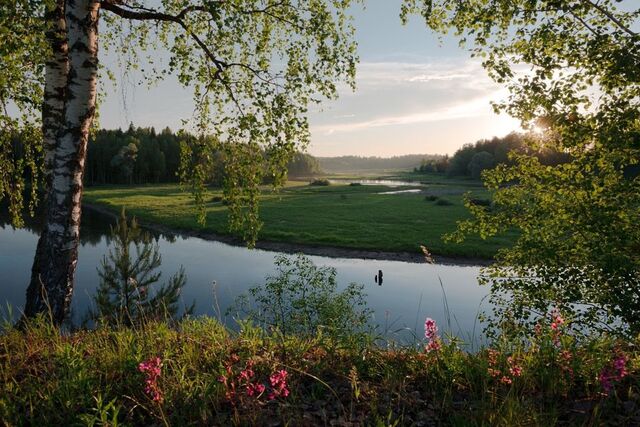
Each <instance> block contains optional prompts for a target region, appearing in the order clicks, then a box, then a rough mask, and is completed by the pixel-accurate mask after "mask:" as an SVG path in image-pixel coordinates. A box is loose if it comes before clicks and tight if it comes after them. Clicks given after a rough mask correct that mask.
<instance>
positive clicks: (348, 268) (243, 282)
mask: <svg viewBox="0 0 640 427" xmlns="http://www.w3.org/2000/svg"><path fill="white" fill-rule="evenodd" d="M7 222H8V221H7V219H6V218H0V286H1V287H0V303H1V305H2V307H6V305H7V304H10V305H11V306H12V307H13V311H14V312H18V311H19V310H20V308H21V307H22V305H23V304H24V293H25V289H26V285H27V284H28V282H29V277H30V271H31V264H32V261H33V254H34V252H35V248H36V243H37V238H38V230H37V227H35V226H34V225H33V224H31V225H29V224H28V225H27V228H22V229H14V228H13V227H11V226H10V225H8V223H7ZM110 224H112V219H111V218H109V217H106V216H104V215H100V214H98V213H95V212H91V211H88V210H85V211H84V212H83V224H82V233H81V246H80V250H79V262H78V270H77V276H76V286H75V291H74V297H73V305H72V313H73V316H74V319H75V320H76V321H77V320H79V319H80V318H81V317H82V315H83V314H84V313H85V311H86V309H87V308H88V307H89V306H90V301H91V295H92V294H93V292H94V290H95V287H96V285H97V283H98V274H97V270H96V267H97V266H98V265H99V264H100V260H101V259H102V257H103V256H104V255H105V254H106V253H107V251H108V247H109V242H108V233H109V225H110ZM152 234H154V237H155V239H156V240H157V242H158V245H159V249H160V253H161V255H162V260H163V263H162V267H161V270H162V271H163V278H167V277H169V276H171V275H172V274H174V273H175V272H176V271H177V270H178V269H179V267H180V265H183V266H184V268H185V270H186V273H187V286H186V287H185V288H184V290H183V295H182V297H183V299H184V302H185V305H188V304H190V303H191V302H192V301H195V303H196V309H195V314H196V315H203V314H207V315H215V316H217V315H218V313H217V308H216V303H215V301H216V298H215V297H214V292H213V289H212V282H213V281H216V283H217V286H216V292H215V293H216V296H217V301H218V305H219V308H220V311H221V312H222V317H224V312H225V311H226V309H227V307H229V305H231V304H232V303H233V301H234V299H235V298H236V297H237V296H238V295H240V294H242V293H243V292H246V291H247V290H248V288H249V287H251V286H255V285H258V284H262V283H264V279H265V276H267V275H271V274H273V273H274V271H275V269H274V264H273V262H274V257H275V256H276V255H277V253H275V252H269V251H263V250H249V249H246V248H242V247H236V246H230V245H227V244H224V243H220V242H212V241H206V240H202V239H199V238H196V237H183V236H179V235H166V234H159V233H154V232H152ZM311 258H312V259H313V261H314V263H316V265H323V266H330V267H334V268H335V269H336V270H337V273H338V275H337V278H338V282H339V284H340V286H341V287H344V286H345V285H347V284H348V283H351V282H357V283H362V284H364V285H365V292H366V293H367V295H368V296H367V302H368V304H369V307H370V308H372V309H373V310H374V316H375V319H374V320H375V322H377V324H378V325H379V326H380V330H381V332H386V333H391V332H392V331H396V330H399V329H402V328H408V329H410V330H414V328H416V325H417V333H418V334H422V322H423V320H424V318H425V317H426V316H429V317H433V318H434V319H436V320H437V321H438V322H439V324H440V325H441V330H444V331H446V330H449V327H447V324H450V331H451V332H453V333H455V334H456V335H458V336H461V337H464V338H466V339H467V340H469V341H476V342H477V340H478V338H479V336H480V335H481V333H480V330H481V327H480V325H478V324H476V317H477V314H478V312H479V310H480V309H486V303H484V302H482V301H483V298H484V297H485V295H486V294H487V289H486V288H484V287H480V286H478V283H477V279H476V277H477V274H478V271H479V268H478V267H469V266H444V265H428V264H414V263H406V262H398V261H377V260H362V259H347V258H328V257H319V256H312V257H311ZM378 270H382V271H383V276H384V282H383V285H382V286H378V285H377V284H376V283H375V282H374V276H375V275H376V274H377V272H378ZM161 282H162V279H161ZM441 283H442V286H441ZM443 290H444V292H443ZM444 295H446V302H447V303H448V313H449V316H447V310H446V309H445V300H444ZM481 302H482V304H481ZM481 305H482V306H481ZM5 311H6V310H5ZM14 315H15V313H14ZM448 319H449V320H448ZM225 320H226V322H227V324H230V325H231V324H232V323H233V321H232V319H229V318H227V319H225ZM410 336H411V333H410V332H409V331H406V330H405V331H403V332H400V333H399V334H398V338H402V339H405V340H406V339H408V338H409V337H410ZM472 337H475V338H474V339H473V340H471V338H472Z"/></svg>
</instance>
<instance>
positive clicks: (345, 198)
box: [84, 174, 514, 258]
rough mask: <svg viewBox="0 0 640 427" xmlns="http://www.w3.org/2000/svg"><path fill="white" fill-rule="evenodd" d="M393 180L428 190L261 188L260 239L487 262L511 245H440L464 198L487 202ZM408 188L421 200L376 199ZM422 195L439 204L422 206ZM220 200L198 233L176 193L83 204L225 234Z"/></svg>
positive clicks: (299, 184) (147, 189) (190, 210)
mask: <svg viewBox="0 0 640 427" xmlns="http://www.w3.org/2000/svg"><path fill="white" fill-rule="evenodd" d="M340 178H343V177H340ZM351 178H353V177H351ZM397 178H398V179H400V178H401V179H407V178H411V179H415V180H417V181H423V182H424V183H428V185H427V186H426V187H424V186H423V187H415V186H414V187H412V186H402V187H394V188H392V187H387V186H380V185H349V182H348V181H345V182H344V183H334V184H332V185H330V186H310V185H309V184H308V182H307V181H290V182H288V183H287V185H286V186H285V187H284V188H283V189H281V190H279V191H273V190H272V189H271V188H269V187H265V188H264V189H263V192H262V196H261V200H260V216H261V219H262V221H263V222H264V227H263V229H262V231H261V233H260V236H259V239H261V240H267V241H275V242H283V243H289V244H302V245H316V246H330V247H340V248H349V249H362V250H373V251H386V252H410V253H418V252H419V251H420V245H424V246H426V247H427V248H428V249H429V250H430V251H431V252H432V253H433V254H435V255H442V256H448V257H466V258H490V257H491V256H493V255H494V254H495V252H496V250H497V249H499V248H500V247H504V246H506V245H509V244H510V243H511V242H512V241H513V238H514V235H513V234H507V235H505V236H502V237H498V238H494V239H491V240H486V241H485V240H482V239H480V238H479V237H475V236H474V237H470V238H469V239H468V240H467V241H465V242H464V243H462V244H455V243H445V242H443V240H442V238H441V236H442V235H443V234H445V233H448V232H451V231H453V230H454V229H455V228H456V222H457V221H459V220H462V219H465V218H467V217H468V212H467V210H466V208H465V207H464V204H463V194H464V193H466V192H470V193H471V195H472V197H474V198H487V197H488V193H487V192H486V191H485V190H484V189H483V188H482V187H481V186H480V185H479V184H478V183H477V182H474V181H466V180H448V179H447V178H442V177H425V176H424V175H412V174H405V175H402V176H397ZM412 188H420V189H421V192H420V193H404V194H381V193H385V192H390V191H402V190H408V189H412ZM427 195H432V196H435V198H437V199H436V200H427V199H426V196H427ZM221 196H222V192H221V191H220V190H218V189H211V190H210V195H209V201H208V202H207V203H206V212H207V220H206V225H205V226H204V227H201V226H200V225H199V224H198V223H197V220H196V211H195V206H194V203H193V201H192V199H191V197H190V194H189V193H188V192H184V191H182V190H181V189H180V187H179V186H177V185H146V186H137V187H126V186H123V187H115V186H105V187H93V188H87V189H86V192H85V195H84V200H85V202H87V203H90V204H96V205H101V206H104V207H107V208H111V209H113V210H119V209H120V208H121V207H124V208H126V209H127V212H128V213H129V214H130V215H135V216H136V217H138V218H139V219H141V220H142V221H148V222H153V223H158V224H162V225H165V226H168V227H171V228H175V229H182V230H199V231H203V232H211V233H216V234H226V233H228V227H227V207H226V206H225V205H224V203H223V201H222V198H221ZM433 198H434V197H431V199H433Z"/></svg>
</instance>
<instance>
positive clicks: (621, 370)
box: [598, 354, 628, 393]
mask: <svg viewBox="0 0 640 427" xmlns="http://www.w3.org/2000/svg"><path fill="white" fill-rule="evenodd" d="M627 373H628V372H627V356H626V355H624V354H619V355H618V356H616V358H615V359H614V360H613V363H610V364H609V366H605V367H604V368H603V369H602V370H601V371H600V375H598V380H599V381H600V385H601V386H602V388H603V390H604V391H605V393H609V392H610V391H611V390H612V389H613V384H614V383H615V382H618V381H620V380H622V379H623V378H624V377H626V376H627Z"/></svg>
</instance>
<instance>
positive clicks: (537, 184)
mask: <svg viewBox="0 0 640 427" xmlns="http://www.w3.org/2000/svg"><path fill="white" fill-rule="evenodd" d="M411 12H416V13H420V14H421V15H422V16H423V17H424V18H425V21H426V23H427V25H428V26H429V27H431V28H433V29H435V30H438V31H443V32H446V31H448V30H449V29H451V28H453V29H454V31H455V33H456V34H457V35H458V36H459V37H460V38H461V41H462V43H463V44H467V43H468V44H470V45H471V48H470V49H471V52H472V54H473V55H475V56H478V57H480V58H482V60H483V65H484V67H485V68H486V70H487V71H488V73H489V75H490V76H491V77H492V78H493V79H494V80H495V81H497V82H498V83H501V84H504V85H506V86H507V87H508V88H509V90H510V96H509V98H508V99H507V100H505V101H504V102H502V103H497V104H495V105H494V107H495V109H496V110H497V111H504V112H507V113H508V114H510V115H512V116H514V117H516V118H518V119H520V120H521V122H522V124H523V126H524V127H525V128H528V129H531V130H533V131H534V132H532V133H530V134H529V136H528V138H527V143H528V144H529V145H530V146H531V147H533V148H540V147H543V148H551V149H553V150H556V151H558V152H563V153H566V154H568V155H570V157H571V161H570V162H566V163H562V164H559V165H555V166H552V165H544V164H542V163H541V162H540V161H539V159H537V158H536V157H535V156H532V155H530V154H527V153H520V154H517V153H514V154H512V155H511V160H512V162H513V164H512V165H500V166H498V167H497V168H496V169H494V170H493V171H491V172H486V173H485V174H484V178H485V182H486V185H487V187H488V188H489V189H490V190H491V192H492V193H493V200H494V203H493V206H492V207H491V209H487V208H486V207H482V206H472V205H469V208H470V209H471V211H472V213H473V215H474V218H473V219H472V220H470V221H468V222H464V223H462V224H461V225H460V230H459V231H460V233H458V234H457V235H456V236H455V237H457V238H462V237H463V236H464V234H466V233H470V232H477V233H480V235H482V236H490V235H493V234H496V233H498V232H501V231H504V230H507V229H511V228H516V229H518V230H519V231H520V238H519V239H518V241H517V243H516V245H515V246H514V247H513V248H510V249H507V250H504V251H502V252H501V253H500V254H499V261H500V262H499V263H498V264H497V265H495V266H494V267H492V268H490V269H489V270H487V271H486V273H487V276H486V277H485V279H486V281H488V282H490V283H491V284H492V285H493V290H494V292H493V296H494V301H495V302H497V303H498V305H499V306H500V307H503V308H502V309H500V308H499V309H498V314H499V315H500V318H501V319H502V320H503V321H505V322H506V323H503V326H505V325H508V324H522V323H523V322H524V323H526V322H527V321H528V320H531V319H532V318H535V315H536V314H537V315H543V314H544V313H545V312H546V310H548V308H549V306H550V305H555V306H558V307H561V308H564V309H572V310H573V311H574V315H575V316H576V317H577V318H579V319H580V320H583V321H584V322H583V324H585V325H590V326H593V327H596V328H598V329H603V328H605V329H606V328H607V326H606V325H605V324H604V323H600V321H602V320H603V319H606V320H609V321H611V320H613V319H617V320H618V321H621V322H622V325H624V326H626V328H627V329H626V331H627V332H630V333H637V332H638V331H640V317H639V312H638V310H637V307H638V304H639V303H640V286H639V285H640V231H639V230H640V229H639V228H638V227H637V224H638V222H639V221H640V209H639V207H640V179H639V178H638V162H639V161H640V37H639V35H638V32H637V31H638V24H639V20H640V8H638V7H637V4H634V2H633V1H622V2H618V1H612V0H602V1H598V2H595V1H592V0H570V1H562V2H558V1H555V0H533V1H531V0H513V1H511V0H510V1H508V2H507V1H502V0H479V1H473V2H458V1H449V0H433V1H431V0H408V1H406V2H405V3H404V13H405V17H406V16H408V15H407V14H408V13H411ZM576 304H578V305H576ZM506 306H508V309H504V307H506ZM532 314H533V315H534V316H532ZM609 324H611V323H610V322H609ZM620 330H625V328H622V329H620Z"/></svg>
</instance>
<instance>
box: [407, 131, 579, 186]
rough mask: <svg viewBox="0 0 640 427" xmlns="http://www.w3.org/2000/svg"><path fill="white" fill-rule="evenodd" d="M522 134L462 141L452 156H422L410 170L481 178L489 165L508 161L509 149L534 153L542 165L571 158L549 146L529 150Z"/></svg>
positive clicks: (492, 165) (508, 162)
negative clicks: (418, 162)
mask: <svg viewBox="0 0 640 427" xmlns="http://www.w3.org/2000/svg"><path fill="white" fill-rule="evenodd" d="M524 138H525V135H523V134H520V133H517V132H512V133H510V134H509V135H507V136H505V137H503V138H499V137H493V138H492V139H481V140H479V141H477V142H476V143H475V144H465V145H463V146H462V147H461V148H460V149H458V150H457V151H456V152H455V153H454V154H453V156H451V157H448V156H445V157H440V158H437V159H428V158H425V159H423V160H422V161H421V163H420V165H419V166H416V167H414V168H413V170H414V172H417V173H442V174H446V175H448V176H466V177H470V178H473V179H480V175H481V173H482V171H483V170H485V169H492V168H494V167H496V166H497V165H498V164H510V162H511V161H510V160H509V153H510V152H512V151H514V152H516V153H522V154H525V153H526V154H531V155H535V156H536V157H537V158H538V159H539V160H540V162H541V163H542V164H544V165H557V164H560V163H565V162H567V161H569V160H570V156H569V155H568V154H566V153H560V152H558V151H553V150H550V149H547V150H540V151H537V152H531V149H530V147H529V146H528V145H527V144H525V142H524Z"/></svg>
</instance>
